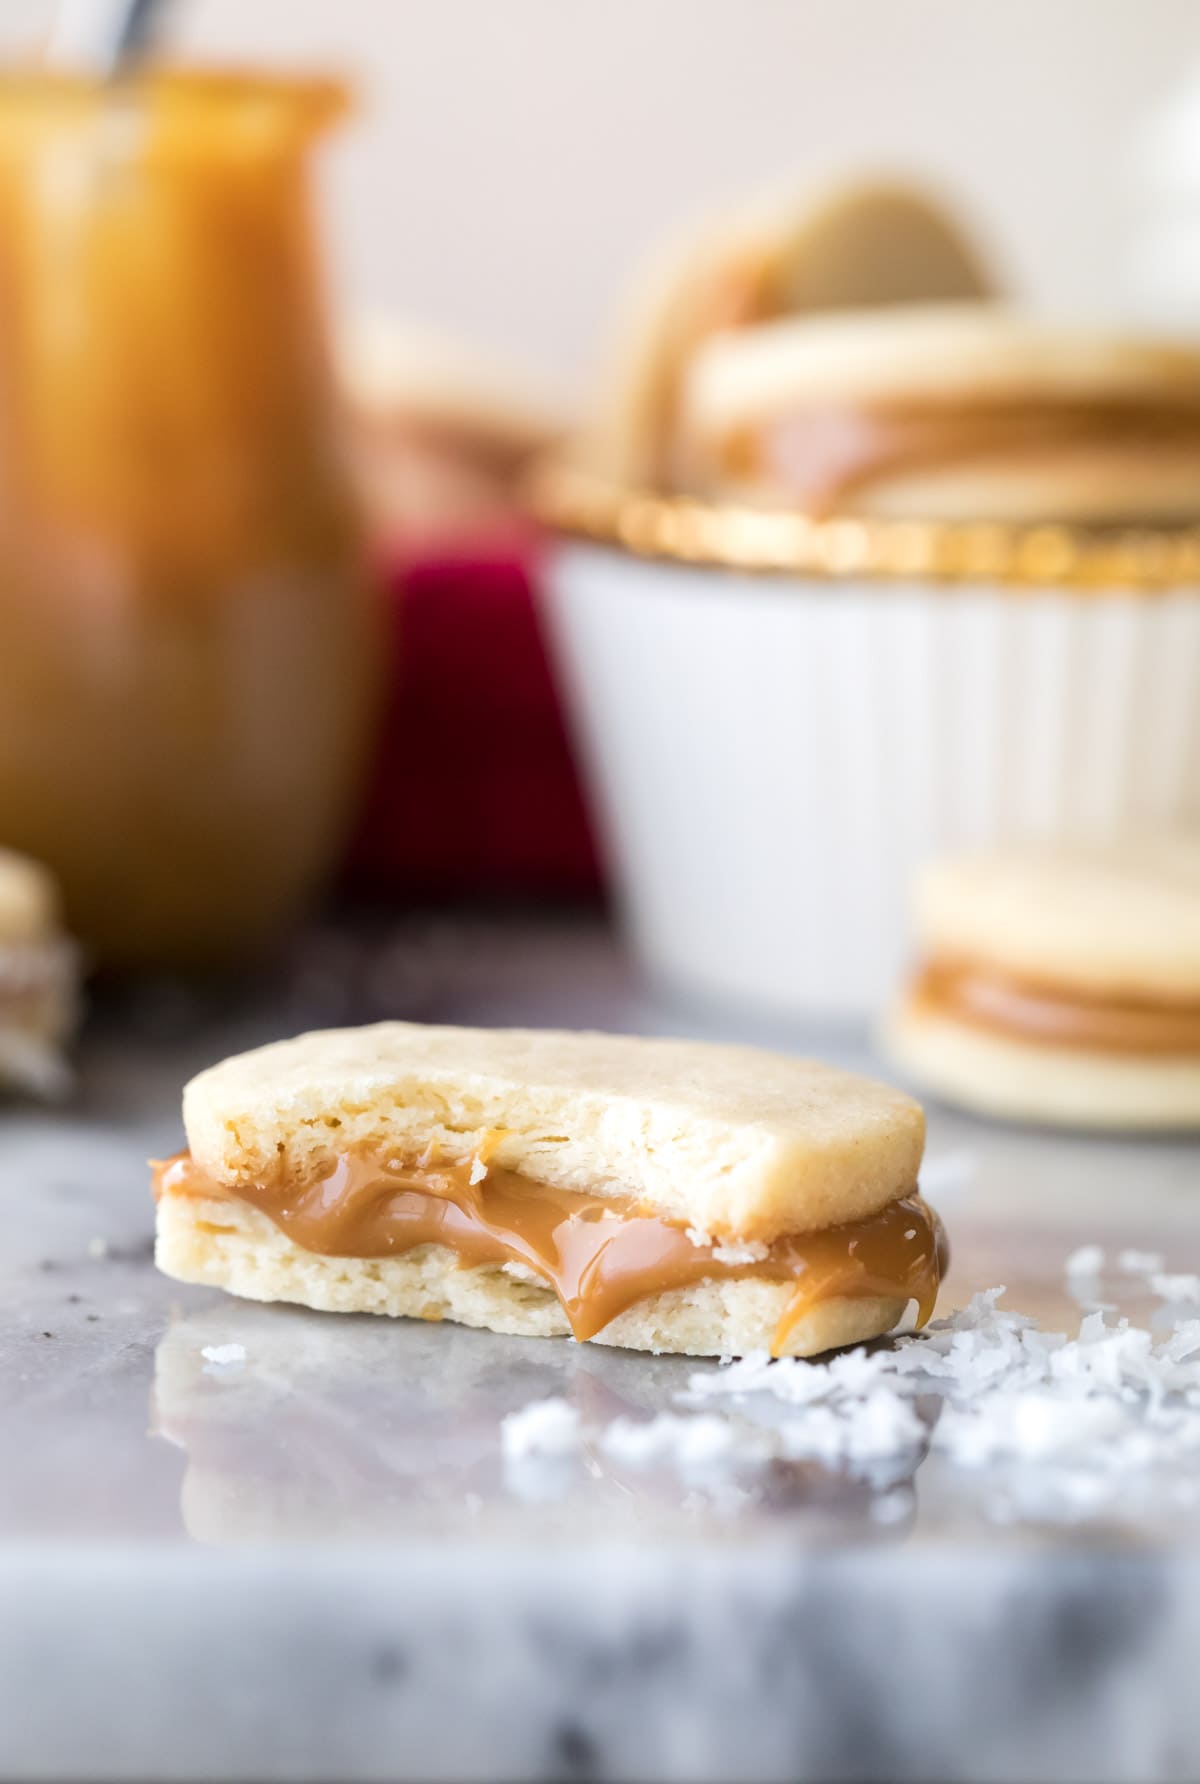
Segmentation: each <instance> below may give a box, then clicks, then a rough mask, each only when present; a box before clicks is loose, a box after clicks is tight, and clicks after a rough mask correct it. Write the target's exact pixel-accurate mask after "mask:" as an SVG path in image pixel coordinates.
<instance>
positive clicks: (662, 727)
mask: <svg viewBox="0 0 1200 1784" xmlns="http://www.w3.org/2000/svg"><path fill="white" fill-rule="evenodd" d="M1144 545H1145V540H1144V539H1143V546H1144ZM1193 545H1194V541H1193ZM1160 556H1161V554H1159V555H1158V556H1155V555H1154V554H1153V553H1152V554H1151V557H1150V560H1149V561H1151V562H1152V563H1155V564H1157V563H1158V562H1159V558H1160ZM1189 561H1190V560H1189ZM1055 563H1056V565H1057V567H1058V568H1061V565H1058V561H1057V559H1056V560H1055ZM546 605H547V617H548V619H549V621H550V630H551V634H552V638H553V640H554V642H555V645H556V647H557V651H558V655H559V658H560V662H561V665H562V669H563V675H564V681H565V685H566V692H567V696H568V702H569V705H570V707H571V709H572V711H573V715H574V721H575V728H576V733H577V738H578V742H579V745H580V748H581V752H582V756H583V760H584V765H585V770H586V772H587V774H588V776H589V779H590V782H591V786H592V790H593V794H594V799H595V804H596V809H597V815H598V818H599V820H600V823H601V826H602V829H603V831H604V833H605V838H606V841H607V845H608V852H609V860H610V864H611V869H612V873H613V876H614V880H615V883H616V891H617V895H618V897H619V899H620V902H621V905H622V906H623V909H624V912H625V916H626V919H627V923H628V926H629V929H630V932H631V934H632V937H633V939H634V942H635V944H636V946H637V948H638V950H639V952H640V954H641V956H642V958H643V961H644V962H645V964H646V965H647V966H648V968H649V969H650V971H651V972H652V973H653V974H655V975H656V976H658V977H659V978H661V979H663V980H666V981H669V982H671V983H672V984H674V985H676V986H677V987H680V988H683V989H685V990H688V991H691V992H693V993H699V994H701V995H704V996H708V997H712V998H717V999H722V1000H725V1001H735V1002H737V1003H738V1004H741V1005H744V1006H756V1007H758V1008H760V1009H762V1010H764V1011H773V1012H777V1013H779V1014H782V1015H785V1016H802V1017H803V1016H810V1015H818V1014H819V1015H824V1016H841V1017H847V1018H860V1017H863V1016H866V1015H869V1014H871V1013H872V1012H874V1011H875V1010H876V1009H878V1007H879V1006H880V1005H881V1004H882V1003H883V1002H884V1000H885V999H886V998H887V996H888V994H889V992H890V991H891V990H892V989H893V988H894V985H895V982H896V978H897V975H898V973H899V972H900V970H901V968H902V966H903V963H904V960H905V956H906V953H907V950H908V934H909V932H908V919H907V898H908V888H909V884H910V880H911V877H912V874H913V872H914V870H915V869H916V868H917V867H918V866H919V865H920V864H921V863H922V862H924V861H925V860H926V859H927V858H929V857H931V856H934V855H938V854H941V853H944V852H947V851H951V850H956V849H961V848H970V847H976V846H984V845H991V844H996V843H1003V842H1010V841H1021V840H1026V839H1062V840H1081V839H1091V838H1099V839H1102V838H1109V837H1113V836H1115V835H1116V834H1117V833H1119V832H1127V831H1129V830H1131V829H1137V828H1145V827H1148V826H1154V827H1163V826H1170V827H1178V826H1187V825H1189V824H1195V823H1197V822H1200V578H1197V580H1196V583H1195V585H1193V586H1185V587H1172V586H1164V585H1162V584H1161V580H1160V582H1159V583H1156V586H1154V587H1153V588H1147V587H1144V586H1139V587H1137V588H1129V589H1126V590H1122V589H1121V588H1120V587H1106V588H1103V589H1101V588H1097V587H1092V586H1088V587H1086V588H1085V587H1083V586H1070V585H1066V584H1060V585H1055V584H1054V583H1053V582H1052V583H1050V584H1048V585H1047V586H1044V587H1038V586H1036V585H1031V584H1030V583H1029V582H1028V581H1027V580H1026V581H1022V582H1021V583H1020V585H1019V586H1014V585H1013V584H1012V582H1011V581H1007V580H996V581H992V582H991V583H989V582H988V581H985V580H979V581H977V582H971V581H961V580H958V581H955V582H954V583H952V584H950V583H946V582H942V581H937V580H931V579H929V578H922V577H909V578H907V579H903V578H900V577H896V576H892V577H889V578H880V577H879V576H877V575H874V574H855V573H854V572H852V571H843V572H840V573H838V574H836V575H829V574H825V575H820V576H818V575H803V574H787V573H780V572H770V573H768V572H765V571H764V572H753V571H744V570H730V569H722V568H718V567H714V566H712V565H710V564H696V563H691V564H689V563H682V562H670V561H664V560H663V559H661V558H659V557H655V556H651V555H647V554H643V553H641V552H640V551H638V550H636V549H629V548H627V547H620V546H615V545H612V544H601V543H597V542H596V540H595V539H594V538H593V539H590V540H589V539H584V538H571V537H565V536H561V535H560V536H559V537H558V538H557V539H556V540H555V541H554V542H553V543H552V545H551V546H550V549H549V554H548V561H547V566H546Z"/></svg>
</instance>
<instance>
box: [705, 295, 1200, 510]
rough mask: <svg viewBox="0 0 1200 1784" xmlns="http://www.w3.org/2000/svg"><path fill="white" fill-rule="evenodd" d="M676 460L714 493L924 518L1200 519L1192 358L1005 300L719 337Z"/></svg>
mask: <svg viewBox="0 0 1200 1784" xmlns="http://www.w3.org/2000/svg"><path fill="white" fill-rule="evenodd" d="M675 459H676V463H677V464H678V465H680V466H681V467H686V471H687V477H688V481H689V483H690V484H691V486H692V487H694V488H697V489H699V490H701V491H703V492H705V493H707V494H711V495H717V496H722V497H727V498H734V499H737V500H749V501H753V502H760V503H764V504H773V505H775V506H780V507H795V508H800V509H803V510H804V511H805V512H806V513H810V514H818V515H820V514H828V513H833V512H841V513H853V514H864V515H876V516H887V517H890V518H898V519H908V520H917V521H934V520H954V521H968V522H989V521H1006V522H1017V523H1021V522H1040V521H1049V522H1058V523H1081V522H1092V523H1101V524H1104V525H1112V524H1114V523H1126V524H1132V523H1137V522H1144V521H1188V520H1192V519H1194V518H1195V517H1196V516H1197V515H1200V348H1198V347H1197V346H1196V345H1195V343H1194V342H1183V341H1178V342H1172V341H1170V340H1163V339H1160V338H1156V337H1152V338H1146V339H1139V338H1138V337H1136V336H1129V335H1122V334H1118V333H1113V332H1102V331H1098V330H1096V329H1094V328H1088V327H1083V326H1078V325H1076V326H1064V325H1061V324H1060V325H1055V324H1053V323H1049V322H1045V321H1042V320H1040V319H1038V318H1035V317H1031V316H1026V315H1022V314H1021V313H1020V312H1017V311H1013V310H1008V309H1005V308H1002V307H1000V306H995V305H984V304H974V305H963V306H924V305H911V306H907V307H905V308H903V309H892V310H886V311H882V312H877V311H863V312H858V311H856V312H853V313H850V314H839V315H836V316H822V317H804V318H800V319H789V320H787V321H783V322H775V323H768V324H766V325H763V326H759V327H757V328H753V329H745V330H742V331H736V330H733V331H727V332H725V333H723V334H717V335H714V336H712V337H710V338H709V339H708V340H707V341H705V342H704V343H703V345H701V346H700V347H699V348H698V350H697V352H696V354H695V357H694V359H693V360H692V362H691V363H690V365H689V366H688V367H687V368H686V371H685V373H684V378H683V388H682V393H681V399H680V416H679V421H678V433H677V437H676V444H675Z"/></svg>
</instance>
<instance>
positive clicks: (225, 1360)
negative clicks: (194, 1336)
mask: <svg viewBox="0 0 1200 1784" xmlns="http://www.w3.org/2000/svg"><path fill="white" fill-rule="evenodd" d="M200 1355H201V1356H202V1357H203V1358H204V1364H205V1368H204V1373H205V1374H206V1375H212V1374H215V1373H216V1371H217V1370H218V1369H225V1368H228V1366H229V1365H230V1364H231V1363H244V1362H245V1361H246V1346H245V1345H244V1344H205V1345H202V1346H201V1350H200Z"/></svg>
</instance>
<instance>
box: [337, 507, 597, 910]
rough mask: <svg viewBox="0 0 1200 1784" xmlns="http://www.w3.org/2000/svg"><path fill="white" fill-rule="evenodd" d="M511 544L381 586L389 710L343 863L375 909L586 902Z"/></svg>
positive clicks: (570, 775) (592, 864) (592, 860)
mask: <svg viewBox="0 0 1200 1784" xmlns="http://www.w3.org/2000/svg"><path fill="white" fill-rule="evenodd" d="M535 562H536V541H535V540H534V539H533V537H532V536H529V535H523V534H517V535H514V536H513V537H512V538H504V539H497V540H493V541H491V542H490V543H485V544H484V545H483V546H482V547H479V548H474V549H472V548H465V549H459V550H456V551H455V552H454V553H453V554H446V555H442V556H438V557H422V558H421V559H419V560H416V561H412V562H408V563H405V562H403V561H396V562H395V563H394V564H393V565H391V566H389V567H388V570H387V577H386V580H387V588H388V595H389V601H390V615H389V628H388V649H389V667H390V676H389V694H388V700H387V710H386V715H385V720H384V724H383V728H382V732H381V736H380V740H379V750H378V755H377V759H376V763H375V767H374V771H373V774H372V776H371V781H370V786H369V793H368V798H367V804H366V810H365V813H364V817H363V821H362V824H361V827H360V830H359V833H358V836H357V839H356V842H355V846H354V848H353V851H352V855H351V875H352V878H353V880H354V882H355V884H356V885H358V886H359V887H360V888H363V889H366V890H369V891H372V892H375V893H381V894H386V895H387V896H388V897H389V898H394V897H400V898H406V899H414V900H417V899H429V898H446V897H455V896H468V895H469V896H488V895H498V896H514V895H515V896H535V897H536V896H550V897H578V896H581V895H595V894H596V893H598V892H599V890H600V886H601V879H600V870H599V866H598V861H597V854H596V849H595V845H594V841H593V833H592V828H591V825H590V823H589V820H588V814H587V810H586V807H585V804H584V798H583V795H582V792H581V790H580V784H579V779H578V776H577V773H576V768H575V763H574V760H573V757H572V753H571V747H570V743H569V741H568V738H567V733H566V729H565V726H564V723H563V717H562V710H561V707H560V704H559V699H558V694H557V690H556V688H555V685H554V679H553V674H552V671H551V666H550V662H549V659H548V657H547V654H546V649H545V645H544V642H543V636H542V629H541V626H540V623H539V619H538V611H537V595H536V588H535V581H534V565H535Z"/></svg>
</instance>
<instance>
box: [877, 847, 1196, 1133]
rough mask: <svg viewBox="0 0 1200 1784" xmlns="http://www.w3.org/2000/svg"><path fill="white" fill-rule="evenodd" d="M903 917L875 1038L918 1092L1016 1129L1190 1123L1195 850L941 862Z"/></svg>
mask: <svg viewBox="0 0 1200 1784" xmlns="http://www.w3.org/2000/svg"><path fill="white" fill-rule="evenodd" d="M916 921H917V931H918V936H919V942H920V947H921V950H922V963H921V965H920V967H919V970H918V972H917V973H916V976H915V977H914V979H913V981H912V983H911V984H910V985H909V987H908V988H907V990H906V992H905V994H904V996H903V998H902V1000H901V1002H900V1003H899V1005H898V1006H897V1008H896V1009H895V1010H894V1011H893V1012H892V1013H891V1015H890V1016H889V1018H888V1020H887V1022H886V1025H885V1030H884V1041H885V1045H886V1046H887V1049H888V1051H889V1053H890V1055H891V1057H892V1058H893V1060H894V1061H895V1062H896V1064H897V1065H898V1066H899V1067H900V1068H901V1069H903V1070H905V1071H906V1072H908V1073H909V1074H910V1075H911V1077H912V1078H913V1080H914V1081H915V1082H917V1083H919V1084H921V1085H922V1086H923V1087H924V1088H925V1089H927V1090H929V1091H931V1092H933V1093H934V1094H936V1095H938V1096H942V1097H945V1098H946V1100H947V1101H949V1102H954V1103H959V1104H962V1105H963V1106H964V1107H965V1108H968V1109H974V1110H977V1111H979V1112H980V1113H982V1114H987V1115H999V1116H1007V1117H1010V1118H1012V1119H1014V1120H1018V1121H1035V1122H1049V1123H1056V1124H1059V1125H1063V1126H1072V1127H1088V1128H1151V1129H1153V1128H1162V1129H1172V1128H1175V1129H1182V1128H1195V1127H1200V839H1194V838H1190V837H1189V838H1184V837H1146V838H1142V839H1140V840H1139V839H1132V840H1130V841H1129V842H1128V843H1127V844H1125V845H1123V846H1122V847H1119V848H1111V847H1106V848H1099V847H1097V848H1091V849H1082V848H1080V849H1071V850H1065V849H1025V850H1017V851H1010V852H1006V853H1003V854H997V855H986V856H970V857H966V858H960V859H954V860H949V861H945V862H941V863H938V864H935V865H934V866H932V867H931V868H929V869H928V870H927V871H926V872H925V874H924V875H923V876H922V878H921V879H920V881H919V883H918V887H917V899H916Z"/></svg>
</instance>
